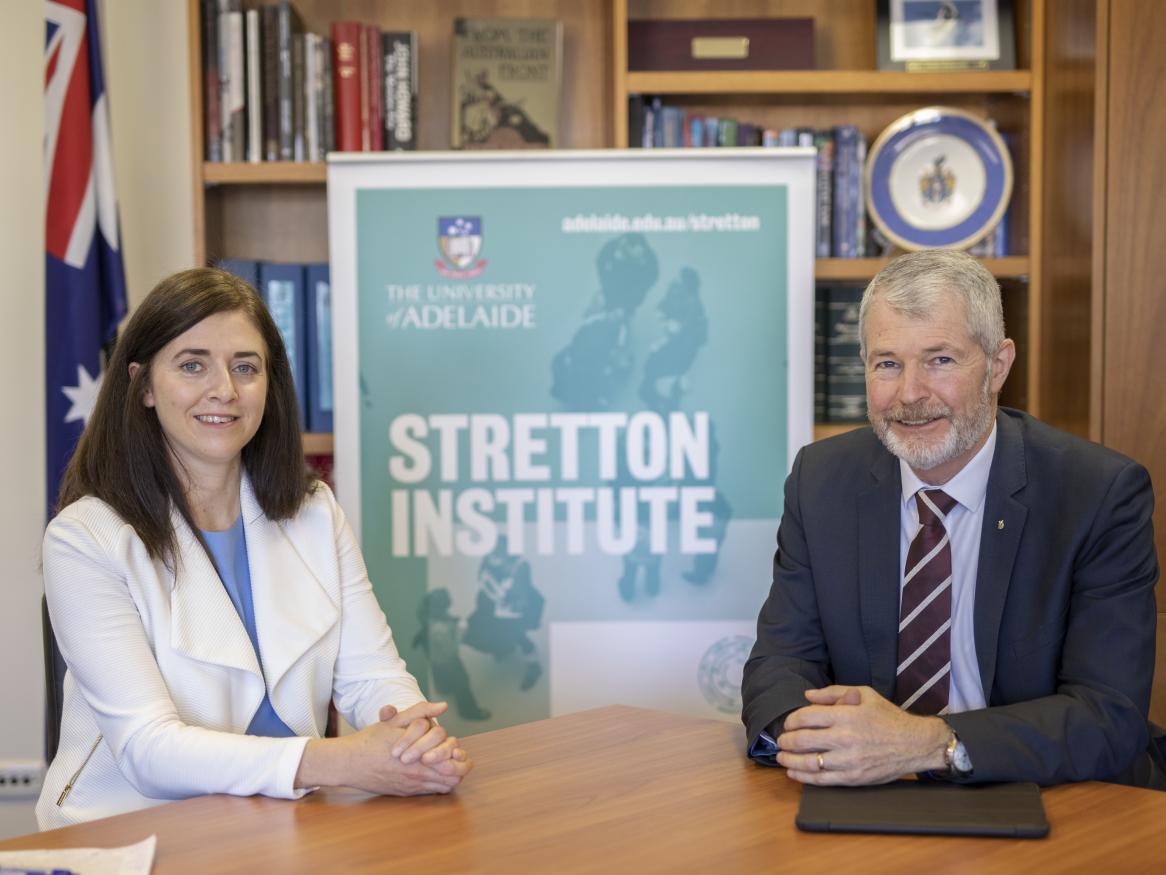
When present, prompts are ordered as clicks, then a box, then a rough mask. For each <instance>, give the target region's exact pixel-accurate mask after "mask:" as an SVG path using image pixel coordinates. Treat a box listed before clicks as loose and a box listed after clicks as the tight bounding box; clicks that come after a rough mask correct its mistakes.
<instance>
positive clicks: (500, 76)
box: [450, 18, 563, 149]
mask: <svg viewBox="0 0 1166 875" xmlns="http://www.w3.org/2000/svg"><path fill="white" fill-rule="evenodd" d="M451 54H452V57H453V77H452V92H453V100H452V103H453V119H452V124H451V126H450V140H451V145H452V146H453V148H455V149H532V148H533V149H538V148H550V149H553V148H555V147H556V146H558V143H559V130H558V128H559V91H560V88H561V84H562V66H563V60H562V59H563V25H562V22H560V21H558V20H556V19H551V18H455V19H454V23H453V51H452V53H451Z"/></svg>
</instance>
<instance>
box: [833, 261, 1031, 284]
mask: <svg viewBox="0 0 1166 875" xmlns="http://www.w3.org/2000/svg"><path fill="white" fill-rule="evenodd" d="M890 261H891V259H890V258H819V259H817V260H816V261H815V262H814V279H816V280H818V281H823V280H825V281H851V280H853V281H856V282H857V281H863V280H869V279H871V278H872V277H873V276H874V275H875V274H876V273H878V272H879V271H880V270H882V269H883V268H884V267H885V266H886V265H887V264H889V263H890ZM984 266H985V267H987V268H988V270H990V271H991V272H992V275H993V276H995V277H997V278H998V279H1017V278H1020V277H1026V276H1028V256H1026V255H1010V256H1008V257H1006V258H985V259H984Z"/></svg>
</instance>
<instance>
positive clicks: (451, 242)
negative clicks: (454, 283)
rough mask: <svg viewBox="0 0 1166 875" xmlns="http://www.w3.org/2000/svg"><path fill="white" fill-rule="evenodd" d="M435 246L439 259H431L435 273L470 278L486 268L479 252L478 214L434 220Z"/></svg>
mask: <svg viewBox="0 0 1166 875" xmlns="http://www.w3.org/2000/svg"><path fill="white" fill-rule="evenodd" d="M437 248H438V250H439V251H440V252H441V258H442V260H437V261H434V262H433V264H434V266H435V267H436V268H437V271H438V273H440V274H441V275H442V276H444V277H448V278H449V279H472V278H473V277H476V276H478V275H479V274H481V272H482V271H483V270H485V269H486V259H484V258H482V259H478V254H479V253H480V252H481V251H482V218H481V216H442V217H441V218H439V219H438V220H437Z"/></svg>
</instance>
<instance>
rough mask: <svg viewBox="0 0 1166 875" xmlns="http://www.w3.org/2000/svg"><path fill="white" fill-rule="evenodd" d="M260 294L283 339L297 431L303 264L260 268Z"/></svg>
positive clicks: (303, 384)
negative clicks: (293, 386)
mask: <svg viewBox="0 0 1166 875" xmlns="http://www.w3.org/2000/svg"><path fill="white" fill-rule="evenodd" d="M259 293H260V294H261V295H262V296H263V300H264V301H265V302H266V304H267V309H268V310H270V311H271V317H272V318H273V319H274V320H275V325H276V327H277V328H279V333H280V334H281V335H282V336H283V344H284V346H285V347H286V348H287V358H288V363H289V364H290V365H291V371H292V378H293V379H294V380H295V384H296V396H297V400H298V401H299V406H300V428H303V427H304V426H305V425H306V418H305V417H306V413H307V409H308V404H307V401H308V398H307V387H308V373H307V369H306V367H305V364H306V362H305V360H304V359H305V355H304V353H305V352H306V349H307V336H306V334H305V331H304V309H305V308H304V266H303V265H302V264H272V263H270V262H263V263H261V264H260V265H259Z"/></svg>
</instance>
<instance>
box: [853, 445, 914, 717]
mask: <svg viewBox="0 0 1166 875" xmlns="http://www.w3.org/2000/svg"><path fill="white" fill-rule="evenodd" d="M871 474H872V476H873V478H874V483H873V484H872V485H870V486H869V488H867V489H866V490H864V491H862V492H859V493H858V587H859V597H860V603H861V610H862V629H863V637H864V639H865V641H866V649H867V654H868V657H869V659H870V672H871V680H870V685H871V686H872V687H873V688H874V689H875V690H877V691H878V692H879V693H881V694H882V695H884V696H887V697H890V696H891V695H893V693H894V689H895V668H896V665H895V660H896V656H897V653H898V646H899V634H898V630H899V502H900V500H901V498H902V492H903V488H902V479H901V478H900V476H899V463H898V460H897V459H896V458H895V457H894V456H892V455H891V454H890V453H888V452H885V451H880V453H879V456H878V459H877V461H876V462H875V464H874V465H873V466H872V467H871Z"/></svg>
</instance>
